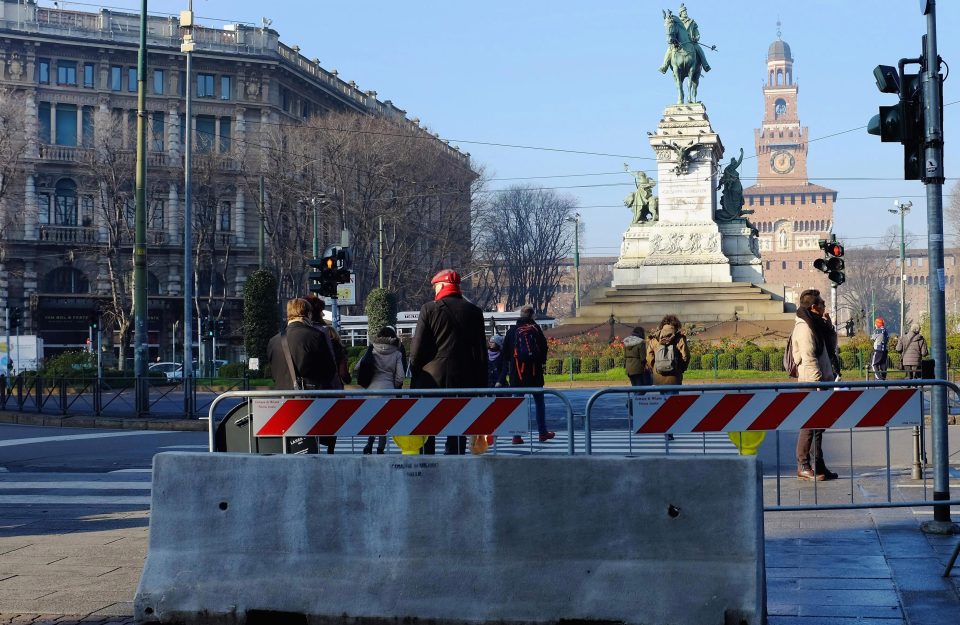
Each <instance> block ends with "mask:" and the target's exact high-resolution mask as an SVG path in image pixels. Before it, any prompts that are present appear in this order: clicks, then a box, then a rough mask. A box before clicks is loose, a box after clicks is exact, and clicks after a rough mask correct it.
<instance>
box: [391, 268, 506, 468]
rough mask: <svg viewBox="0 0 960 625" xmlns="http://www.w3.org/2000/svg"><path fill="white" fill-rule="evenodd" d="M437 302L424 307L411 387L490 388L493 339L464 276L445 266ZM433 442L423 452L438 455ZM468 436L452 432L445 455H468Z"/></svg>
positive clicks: (415, 343)
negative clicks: (466, 290)
mask: <svg viewBox="0 0 960 625" xmlns="http://www.w3.org/2000/svg"><path fill="white" fill-rule="evenodd" d="M430 283H431V284H432V285H433V292H434V301H432V302H427V303H426V304H424V305H423V307H422V308H421V309H420V317H419V319H418V320H417V328H416V331H415V333H414V335H413V344H412V346H411V349H410V351H411V352H412V354H413V357H412V360H411V361H410V374H411V379H410V388H414V389H420V388H486V386H487V337H486V332H485V331H484V323H483V311H482V310H480V308H479V307H477V306H476V305H474V304H472V303H471V302H468V301H467V300H466V299H464V297H463V293H462V292H461V291H460V275H459V274H458V273H457V272H456V271H453V270H452V269H444V270H443V271H440V272H439V273H437V275H435V276H433V279H432V280H431V281H430ZM435 445H436V442H435V440H434V438H433V437H430V438H429V439H428V440H427V444H426V445H424V449H423V452H424V453H427V454H432V453H434V447H435ZM466 450H467V438H466V437H465V436H448V437H447V443H446V446H445V453H447V454H455V455H462V454H465V453H466Z"/></svg>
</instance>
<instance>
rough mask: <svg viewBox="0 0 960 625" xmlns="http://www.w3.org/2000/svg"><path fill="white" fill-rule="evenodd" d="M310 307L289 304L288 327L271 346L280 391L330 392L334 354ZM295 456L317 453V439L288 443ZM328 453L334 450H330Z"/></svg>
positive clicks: (295, 302)
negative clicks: (312, 316)
mask: <svg viewBox="0 0 960 625" xmlns="http://www.w3.org/2000/svg"><path fill="white" fill-rule="evenodd" d="M310 315H311V309H310V303H309V302H308V301H307V300H305V299H302V298H294V299H291V300H289V301H288V302H287V325H286V327H285V329H284V331H283V332H281V333H279V334H277V335H275V336H274V337H273V338H271V339H270V342H269V343H268V344H267V364H268V365H269V366H270V375H271V376H272V377H273V382H274V387H275V388H277V389H280V390H309V389H326V388H330V384H331V380H332V379H333V378H334V377H335V376H336V372H337V368H336V361H335V360H334V356H333V351H332V349H331V347H330V345H329V343H328V342H327V340H326V339H325V338H324V336H323V335H322V334H321V333H320V332H319V331H318V330H317V329H316V328H315V327H314V326H313V323H311V320H310ZM288 444H289V445H290V448H289V451H290V452H291V453H317V449H318V448H317V440H316V438H315V437H299V438H291V439H288ZM328 453H333V448H332V447H328Z"/></svg>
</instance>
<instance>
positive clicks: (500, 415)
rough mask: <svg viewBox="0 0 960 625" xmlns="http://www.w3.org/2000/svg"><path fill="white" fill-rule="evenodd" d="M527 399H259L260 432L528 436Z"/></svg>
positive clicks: (255, 408) (257, 422) (257, 425)
mask: <svg viewBox="0 0 960 625" xmlns="http://www.w3.org/2000/svg"><path fill="white" fill-rule="evenodd" d="M528 417H529V408H528V407H527V402H526V400H525V399H524V398H522V397H420V398H406V397H398V398H391V397H371V398H356V399H326V398H324V399H254V400H253V431H254V433H255V435H256V436H377V435H413V436H437V435H446V436H467V435H471V434H497V435H501V436H514V435H524V434H526V433H527V432H528V431H529V428H528Z"/></svg>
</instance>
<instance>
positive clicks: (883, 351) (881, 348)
mask: <svg viewBox="0 0 960 625" xmlns="http://www.w3.org/2000/svg"><path fill="white" fill-rule="evenodd" d="M873 323H874V325H875V326H876V329H875V330H874V331H873V355H872V356H871V358H870V366H871V367H873V376H874V377H875V378H876V379H878V380H886V379H887V341H888V340H889V339H890V335H889V334H888V333H887V328H886V324H885V322H884V321H883V317H877V320H876V321H874V322H873Z"/></svg>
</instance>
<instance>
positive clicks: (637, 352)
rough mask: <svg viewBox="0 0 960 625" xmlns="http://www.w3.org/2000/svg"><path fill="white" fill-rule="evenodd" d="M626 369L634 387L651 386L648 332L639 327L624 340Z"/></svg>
mask: <svg viewBox="0 0 960 625" xmlns="http://www.w3.org/2000/svg"><path fill="white" fill-rule="evenodd" d="M623 356H624V367H625V368H626V370H627V377H628V378H630V384H631V385H633V386H650V383H651V381H652V380H651V377H650V369H649V368H648V367H647V332H646V330H644V329H643V328H642V327H640V326H637V327H636V328H634V329H633V333H632V334H631V335H630V336H628V337H626V338H624V339H623Z"/></svg>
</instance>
